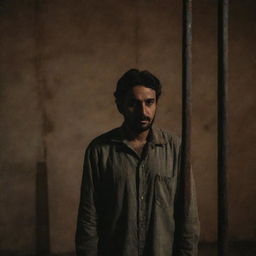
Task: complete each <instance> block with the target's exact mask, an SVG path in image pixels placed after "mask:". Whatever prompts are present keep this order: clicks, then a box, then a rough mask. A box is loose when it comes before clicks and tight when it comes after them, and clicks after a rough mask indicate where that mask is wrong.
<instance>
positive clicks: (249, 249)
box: [198, 241, 256, 256]
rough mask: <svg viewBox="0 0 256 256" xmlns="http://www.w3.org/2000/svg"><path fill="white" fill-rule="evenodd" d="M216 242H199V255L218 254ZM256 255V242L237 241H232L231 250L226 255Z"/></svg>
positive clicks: (210, 255) (211, 255) (214, 255)
mask: <svg viewBox="0 0 256 256" xmlns="http://www.w3.org/2000/svg"><path fill="white" fill-rule="evenodd" d="M217 255H218V253H217V245H216V244H207V243H201V244H199V251H198V256H217ZM255 255H256V242H247V241H246V242H236V243H231V244H230V246H229V252H228V255H226V256H255Z"/></svg>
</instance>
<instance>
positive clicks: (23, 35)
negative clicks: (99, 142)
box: [0, 0, 256, 254]
mask: <svg viewBox="0 0 256 256" xmlns="http://www.w3.org/2000/svg"><path fill="white" fill-rule="evenodd" d="M181 3H182V1H179V0H158V1H157V0H133V1H132V0H102V1H95V0H87V1H85V0H77V1H70V0H9V1H8V0H6V1H0V6H1V7H0V13H1V14H0V18H1V19H0V50H1V53H0V54H1V55H0V72H1V73H0V120H1V121H0V141H1V143H0V168H1V170H0V209H1V210H0V252H5V253H10V252H11V253H16V254H33V253H35V252H38V253H39V252H40V250H41V251H45V252H47V251H50V252H51V253H67V252H72V251H74V232H75V223H76V216H77V207H78V200H79V190H80V182H81V175H82V162H83V154H84V149H85V147H86V146H87V145H88V143H89V142H90V140H91V139H92V138H94V137H95V136H97V135H99V134H100V133H102V132H104V131H106V130H109V129H111V128H113V127H116V126H119V125H120V123H121V122H122V117H121V116H120V115H119V114H118V112H117V110H116V107H115V104H114V98H113V91H114V89H115V84H116V81H117V79H118V78H119V77H120V76H121V74H122V73H124V72H125V71H127V70H128V69H130V68H133V67H135V68H139V69H147V70H150V71H151V72H153V73H154V74H155V75H156V76H158V77H159V78H160V80H161V82H162V84H163V96H162V98H161V100H160V106H159V110H158V116H157V120H156V122H157V124H158V126H160V127H162V128H165V129H168V130H171V131H174V132H175V133H177V134H180V128H181V33H182V31H181V17H182V6H181ZM255 13H256V2H255V1H254V0H243V1H241V0H230V34H229V36H230V41H229V46H230V48H229V57H230V58H229V60H230V61H229V63H230V66H229V70H230V73H229V96H228V97H229V105H228V107H229V145H230V147H229V155H228V156H229V158H228V166H229V178H230V180H229V199H230V239H231V241H234V242H241V241H247V242H248V243H253V242H254V241H256V204H255V196H256V186H255V178H256V174H255V172H256V162H255V154H256V149H255V146H256V133H255V130H256V118H255V112H256V103H255V92H256V89H255V79H256V72H255V67H256V53H255V45H256V41H255V37H256V36H255V35H256V33H255V32H256V22H255V21H256V16H255ZM216 29H217V0H216V1H214V0H197V1H194V4H193V122H192V124H193V136H192V137H193V138H192V140H193V153H192V155H193V170H194V174H195V178H196V184H197V191H198V203H199V213H200V220H201V241H202V242H207V243H214V242H215V241H216V237H217V235H216V215H217V209H216V204H217V190H216V186H217V185H216V172H217V170H216V166H217V164H216V153H217V142H216V136H217V134H216V120H217V118H216V115H217V111H216V108H217V107H216V100H217V98H216V88H217V47H216V45H217V37H216V36H217V30H216Z"/></svg>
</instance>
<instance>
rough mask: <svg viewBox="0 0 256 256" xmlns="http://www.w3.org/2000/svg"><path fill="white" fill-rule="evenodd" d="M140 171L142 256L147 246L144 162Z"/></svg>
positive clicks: (140, 243)
mask: <svg viewBox="0 0 256 256" xmlns="http://www.w3.org/2000/svg"><path fill="white" fill-rule="evenodd" d="M139 170H140V175H139V176H140V182H139V256H142V255H143V249H144V245H145V198H144V186H145V176H144V175H145V174H144V162H142V163H141V166H140V168H139Z"/></svg>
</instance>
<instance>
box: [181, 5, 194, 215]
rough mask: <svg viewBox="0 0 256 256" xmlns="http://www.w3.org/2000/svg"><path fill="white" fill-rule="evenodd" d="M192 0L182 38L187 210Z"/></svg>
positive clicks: (185, 8) (185, 13) (186, 198)
mask: <svg viewBox="0 0 256 256" xmlns="http://www.w3.org/2000/svg"><path fill="white" fill-rule="evenodd" d="M191 64H192V0H183V38H182V161H181V169H182V175H183V181H184V183H185V184H184V202H185V205H184V206H185V212H187V211H186V207H188V206H187V205H188V204H187V203H189V199H190V196H189V193H190V187H189V183H187V182H186V180H189V175H190V167H191V112H192V111H191V109H192V104H191V86H192V65H191Z"/></svg>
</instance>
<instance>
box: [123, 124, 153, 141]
mask: <svg viewBox="0 0 256 256" xmlns="http://www.w3.org/2000/svg"><path fill="white" fill-rule="evenodd" d="M124 130H125V133H126V136H127V139H128V141H137V142H139V143H146V142H147V137H148V134H149V129H148V130H145V131H142V132H136V131H134V130H132V129H130V128H129V127H127V126H126V124H124Z"/></svg>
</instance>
